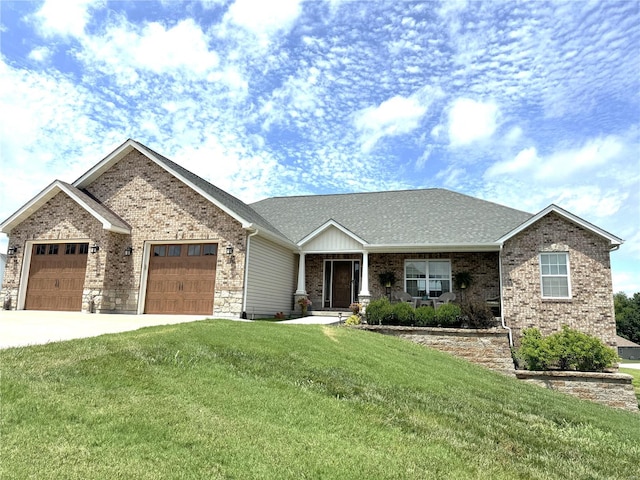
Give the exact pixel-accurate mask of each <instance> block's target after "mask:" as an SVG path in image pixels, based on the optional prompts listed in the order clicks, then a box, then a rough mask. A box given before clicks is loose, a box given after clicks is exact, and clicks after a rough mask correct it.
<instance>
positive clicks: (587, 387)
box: [516, 370, 638, 413]
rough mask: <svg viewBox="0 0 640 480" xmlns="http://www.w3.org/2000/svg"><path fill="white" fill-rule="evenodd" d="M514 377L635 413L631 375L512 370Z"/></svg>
mask: <svg viewBox="0 0 640 480" xmlns="http://www.w3.org/2000/svg"><path fill="white" fill-rule="evenodd" d="M516 378H518V379H520V380H524V381H526V382H527V383H532V384H534V385H538V386H541V387H546V388H549V389H551V390H557V391H559V392H562V393H567V394H569V395H573V396H575V397H579V398H582V399H584V400H590V401H592V402H597V403H602V404H603V405H608V406H610V407H615V408H621V409H624V410H629V411H632V412H636V413H637V412H638V400H637V398H636V396H635V393H634V390H633V385H632V379H633V377H632V376H631V375H627V374H624V373H597V372H560V371H549V372H530V371H526V370H518V371H516Z"/></svg>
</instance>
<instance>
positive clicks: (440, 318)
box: [436, 303, 461, 327]
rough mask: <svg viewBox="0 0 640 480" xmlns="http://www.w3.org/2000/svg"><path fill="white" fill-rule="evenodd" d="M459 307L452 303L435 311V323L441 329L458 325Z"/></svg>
mask: <svg viewBox="0 0 640 480" xmlns="http://www.w3.org/2000/svg"><path fill="white" fill-rule="evenodd" d="M460 313H461V311H460V307H459V306H458V305H456V304H454V303H445V304H444V305H440V306H439V307H438V308H437V309H436V322H437V323H438V325H441V326H443V327H455V326H458V325H460Z"/></svg>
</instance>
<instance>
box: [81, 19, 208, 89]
mask: <svg viewBox="0 0 640 480" xmlns="http://www.w3.org/2000/svg"><path fill="white" fill-rule="evenodd" d="M84 45H85V51H84V52H83V53H82V54H81V57H82V58H83V59H84V60H85V61H86V62H87V63H92V64H93V63H98V64H100V63H104V64H106V65H107V66H108V67H116V69H115V71H116V72H119V73H120V74H122V75H125V76H128V81H126V82H125V83H135V82H136V81H137V80H138V76H137V75H136V74H135V71H136V70H147V71H150V72H153V73H158V74H161V73H167V72H172V71H178V70H185V71H187V72H189V73H190V74H195V75H197V76H200V77H202V76H203V75H204V74H206V73H207V72H210V71H211V70H212V69H213V68H215V67H217V65H218V63H219V57H218V54H217V53H216V52H214V51H210V50H209V47H208V39H207V37H206V35H205V34H204V32H203V31H202V29H201V28H200V26H199V25H197V24H196V23H195V22H194V21H193V20H192V19H186V20H182V21H180V22H178V23H177V24H176V25H175V26H173V27H171V28H169V29H167V28H165V26H164V25H161V24H160V23H157V22H152V23H147V24H146V25H145V26H144V27H143V28H141V29H138V28H135V27H134V26H133V25H131V24H128V23H126V22H122V23H121V24H119V25H113V26H110V27H109V28H108V29H107V33H106V34H105V35H104V36H102V37H91V38H87V39H86V41H85V44H84Z"/></svg>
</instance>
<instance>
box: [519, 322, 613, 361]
mask: <svg viewBox="0 0 640 480" xmlns="http://www.w3.org/2000/svg"><path fill="white" fill-rule="evenodd" d="M517 356H518V358H519V359H521V360H522V361H523V362H524V363H525V366H526V368H527V369H528V370H550V369H557V370H577V371H580V372H599V371H602V370H604V369H605V368H609V367H612V366H613V364H614V363H615V362H617V361H618V355H617V354H616V352H615V350H614V349H613V348H611V347H608V346H606V345H605V344H604V343H602V341H601V340H600V339H599V338H597V337H594V336H592V335H587V334H586V333H582V332H579V331H577V330H573V329H571V328H569V327H567V326H566V325H565V326H563V327H562V331H561V332H557V333H554V334H552V335H549V336H548V337H543V336H542V334H541V333H540V331H539V330H538V329H537V328H528V329H526V330H524V331H523V332H522V340H521V346H520V349H519V350H518V352H517Z"/></svg>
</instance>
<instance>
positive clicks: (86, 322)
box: [0, 310, 337, 349]
mask: <svg viewBox="0 0 640 480" xmlns="http://www.w3.org/2000/svg"><path fill="white" fill-rule="evenodd" d="M205 318H207V316H206V315H119V314H113V315H109V314H90V313H80V312H42V311H37V310H19V311H6V310H0V349H2V348H9V347H24V346H27V345H42V344H44V343H49V342H58V341H61V340H71V339H74V338H87V337H96V336H98V335H103V334H105V333H119V332H128V331H131V330H137V329H139V328H143V327H152V326H155V325H171V324H175V323H185V322H195V321H198V320H204V319H205ZM209 318H210V317H209ZM241 321H245V322H246V321H249V320H241ZM336 322H337V319H336V318H332V317H313V316H309V317H304V318H300V319H296V320H289V321H286V322H281V323H293V324H332V323H336Z"/></svg>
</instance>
